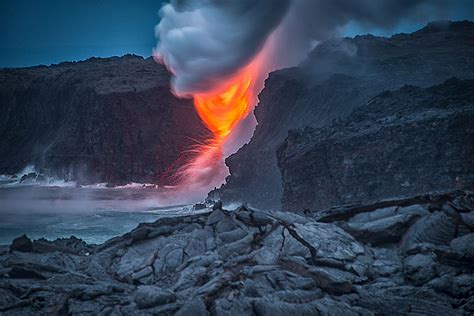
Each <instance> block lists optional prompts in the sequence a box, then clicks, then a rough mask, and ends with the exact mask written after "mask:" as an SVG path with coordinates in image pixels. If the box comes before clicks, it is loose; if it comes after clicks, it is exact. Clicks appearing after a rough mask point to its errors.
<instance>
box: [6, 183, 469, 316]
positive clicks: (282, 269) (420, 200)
mask: <svg viewBox="0 0 474 316" xmlns="http://www.w3.org/2000/svg"><path fill="white" fill-rule="evenodd" d="M197 208H202V205H200V206H199V207H196V209H197ZM473 245H474V194H473V193H472V192H467V191H451V192H444V193H431V194H424V195H417V196H410V197H403V198H393V199H386V200H379V201H375V202H370V203H363V204H352V205H343V206H337V207H333V208H331V209H326V210H323V211H321V212H314V213H313V212H310V211H306V212H302V213H301V214H297V213H289V212H277V211H263V210H257V209H252V208H249V207H246V206H241V207H239V208H237V209H235V210H225V209H224V208H223V207H222V204H221V203H219V202H217V203H216V204H214V206H213V207H212V208H211V207H210V208H202V209H199V210H198V211H196V214H194V215H190V216H184V217H174V218H163V219H159V220H157V221H156V222H154V223H150V224H140V225H139V226H138V227H137V228H136V229H134V230H133V231H131V232H130V233H127V234H125V235H123V236H121V237H117V238H114V239H111V240H109V241H107V242H106V243H104V244H101V245H87V244H86V243H84V242H83V241H81V240H79V239H75V238H73V237H71V238H70V239H61V240H56V241H53V242H51V241H46V240H38V241H31V240H29V239H28V238H27V237H26V236H22V237H20V238H18V239H17V240H15V241H14V242H13V244H12V245H11V246H10V248H9V249H6V248H2V249H0V284H1V286H0V294H1V295H0V314H2V315H30V314H37V313H40V314H48V315H71V314H72V315H89V314H100V315H129V314H139V315H157V314H159V315H174V314H177V315H190V314H193V315H295V314H298V315H374V314H375V315H402V314H423V315H429V314H439V315H470V314H472V313H474V274H473V270H474V266H473V264H472V262H474V246H473Z"/></svg>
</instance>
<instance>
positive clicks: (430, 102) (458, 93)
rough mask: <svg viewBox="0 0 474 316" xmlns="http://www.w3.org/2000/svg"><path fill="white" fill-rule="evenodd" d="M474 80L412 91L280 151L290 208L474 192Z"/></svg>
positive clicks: (291, 140)
mask: <svg viewBox="0 0 474 316" xmlns="http://www.w3.org/2000/svg"><path fill="white" fill-rule="evenodd" d="M473 121H474V80H458V79H450V80H448V81H446V82H445V83H444V84H442V85H438V86H433V87H431V88H426V89H423V88H419V87H415V86H405V87H403V88H401V89H399V90H397V91H386V92H384V93H382V94H380V95H378V96H376V97H375V98H373V99H372V100H371V101H370V102H369V103H368V104H367V105H364V106H360V107H357V108H356V109H355V110H354V112H353V113H352V114H351V115H350V116H349V117H348V118H347V119H346V120H343V121H341V122H338V123H335V124H333V125H331V126H328V127H325V128H321V129H313V128H309V127H307V128H303V129H299V130H295V131H291V132H290V133H289V136H288V138H287V139H286V140H285V142H284V144H283V145H282V146H281V147H280V148H279V150H278V153H277V155H278V164H279V167H280V170H281V174H282V179H283V187H284V191H283V198H282V204H283V208H284V209H285V210H291V211H302V210H303V209H311V210H319V209H323V208H327V207H329V206H330V205H334V204H343V203H348V202H355V201H359V200H360V201H371V200H377V199H384V198H388V197H392V196H403V195H414V194H420V193H424V192H429V191H433V190H442V189H444V188H446V187H455V186H458V187H459V188H463V187H464V188H474V184H473V183H472V181H469V180H470V179H471V180H472V179H474V160H473V159H472V157H474V125H473V124H472V122H473Z"/></svg>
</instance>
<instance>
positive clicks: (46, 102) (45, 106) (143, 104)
mask: <svg viewBox="0 0 474 316" xmlns="http://www.w3.org/2000/svg"><path fill="white" fill-rule="evenodd" d="M169 80H170V75H169V74H168V72H167V71H166V69H165V68H164V67H163V66H161V65H158V64H156V62H154V61H153V59H151V58H148V59H143V58H141V57H138V56H132V55H127V56H124V57H112V58H91V59H88V60H86V61H81V62H65V63H61V64H58V65H53V66H49V67H46V66H38V67H31V68H20V69H2V70H0V82H1V85H0V112H1V113H2V115H1V116H0V174H14V173H16V172H19V171H20V170H21V169H22V168H24V167H25V166H26V165H28V164H34V165H35V166H36V168H37V169H39V171H40V172H41V173H42V174H45V175H48V176H54V177H59V178H61V179H65V180H76V181H78V182H80V183H91V182H108V183H110V184H126V183H129V182H147V183H157V182H158V181H159V178H160V176H162V175H163V173H165V171H166V170H167V169H169V168H170V166H171V165H172V163H173V162H174V161H176V160H177V159H178V157H179V155H180V154H182V153H185V152H186V150H189V149H190V148H191V147H192V146H194V145H196V144H197V143H200V142H203V141H205V140H206V139H208V138H209V137H210V133H209V132H208V131H207V129H206V128H205V127H204V125H203V124H202V122H201V121H200V119H199V117H198V116H197V114H196V113H195V110H194V108H193V104H192V101H191V100H183V99H178V98H176V97H175V96H174V95H173V94H172V93H171V92H170V87H169ZM179 162H180V163H185V162H186V159H185V157H184V156H183V157H180V159H179ZM178 167H179V166H178V165H173V166H171V168H178ZM170 174H172V171H170Z"/></svg>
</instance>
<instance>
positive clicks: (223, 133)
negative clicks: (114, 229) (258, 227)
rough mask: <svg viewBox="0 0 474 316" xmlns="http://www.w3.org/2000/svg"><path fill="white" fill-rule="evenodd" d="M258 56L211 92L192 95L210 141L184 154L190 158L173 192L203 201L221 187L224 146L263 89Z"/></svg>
mask: <svg viewBox="0 0 474 316" xmlns="http://www.w3.org/2000/svg"><path fill="white" fill-rule="evenodd" d="M261 55H262V54H259V55H257V56H256V57H255V58H254V59H253V60H252V61H251V62H250V63H249V64H248V65H247V66H245V67H244V68H243V69H241V70H240V71H238V72H237V73H236V74H234V75H232V76H230V77H229V78H228V79H227V80H225V82H223V83H222V84H220V85H219V86H218V87H216V88H214V89H213V90H212V91H210V92H205V93H196V94H195V95H194V106H195V109H196V112H197V113H198V115H199V117H200V118H201V120H202V121H203V123H204V124H205V125H206V127H207V128H208V129H209V130H210V131H211V132H212V135H213V137H212V139H209V140H208V141H207V142H206V143H205V144H200V145H197V146H196V147H195V148H193V149H192V150H190V151H188V152H187V153H185V156H187V157H191V158H190V159H189V160H188V162H187V163H186V164H185V165H184V166H183V167H181V168H180V169H179V170H178V171H177V172H176V174H174V175H173V183H174V186H173V187H172V188H173V189H174V190H175V191H178V192H179V193H181V194H182V193H184V192H185V193H186V195H188V196H189V197H190V196H199V197H202V195H203V194H206V193H207V192H208V191H209V189H212V188H213V187H217V186H219V185H221V184H222V183H223V181H224V179H225V177H226V176H227V175H228V169H227V167H226V166H225V163H224V158H225V157H224V156H225V155H224V145H225V144H226V142H227V141H228V140H229V139H230V138H231V136H232V132H233V131H234V130H235V129H236V128H237V126H238V124H239V123H240V122H241V121H242V120H244V119H245V118H246V117H247V115H249V113H250V111H251V110H252V109H253V106H254V105H255V104H256V102H257V94H258V92H259V90H260V89H261V88H262V86H263V80H262V70H263V69H262V68H263V67H262V64H263V63H262V62H261V61H262V58H261Z"/></svg>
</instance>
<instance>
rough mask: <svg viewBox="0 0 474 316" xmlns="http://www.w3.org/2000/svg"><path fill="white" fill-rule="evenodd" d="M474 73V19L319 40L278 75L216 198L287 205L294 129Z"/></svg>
mask: <svg viewBox="0 0 474 316" xmlns="http://www.w3.org/2000/svg"><path fill="white" fill-rule="evenodd" d="M454 76H456V77H458V78H460V79H471V78H474V23H472V22H467V21H465V22H435V23H430V24H429V25H427V26H426V27H425V28H423V29H421V30H419V31H417V32H414V33H412V34H398V35H394V36H392V37H390V38H385V37H375V36H371V35H366V36H357V37H355V38H344V39H336V40H330V41H328V42H325V43H322V44H321V45H318V46H317V47H316V48H315V49H314V51H313V52H312V53H311V54H310V56H309V57H308V59H307V60H306V61H305V62H304V63H303V64H302V65H301V66H299V67H296V68H291V69H284V70H279V71H276V72H273V73H271V74H270V76H269V78H268V79H267V81H266V83H265V88H264V90H263V91H262V93H261V94H260V96H259V99H260V102H259V105H258V106H257V108H256V109H255V115H256V117H257V121H258V126H257V129H256V130H255V133H254V135H253V138H252V140H251V141H250V142H249V144H247V145H246V146H244V147H243V148H241V149H240V150H239V151H238V152H237V153H236V154H234V155H232V156H230V157H229V158H228V159H227V160H226V164H227V165H228V166H229V169H230V173H231V175H230V176H229V177H228V178H227V184H225V185H224V186H223V187H222V188H220V189H218V190H215V191H213V192H211V194H210V197H212V198H215V199H218V198H220V199H222V200H223V201H224V202H234V201H246V202H248V203H249V204H250V205H254V206H256V207H260V208H273V209H278V208H280V207H281V205H280V202H279V201H280V199H281V197H282V192H283V186H282V182H281V175H280V172H279V169H278V166H277V158H276V155H275V152H276V150H277V148H278V147H279V146H280V144H281V143H282V142H283V141H284V139H285V138H286V136H287V133H288V130H291V129H296V128H301V127H303V126H311V127H315V128H319V127H324V126H327V125H330V124H331V123H332V122H333V121H334V120H340V119H344V118H346V117H347V116H348V115H349V114H350V113H351V112H352V111H353V110H354V108H356V107H358V106H361V105H365V104H366V103H367V102H369V100H371V99H372V98H373V97H374V96H376V95H378V94H379V93H381V92H383V91H384V90H387V89H390V90H395V89H398V88H400V87H402V86H404V85H405V84H409V85H416V86H420V87H428V86H432V85H435V84H440V83H442V82H444V81H445V80H447V79H449V78H451V77H454Z"/></svg>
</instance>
